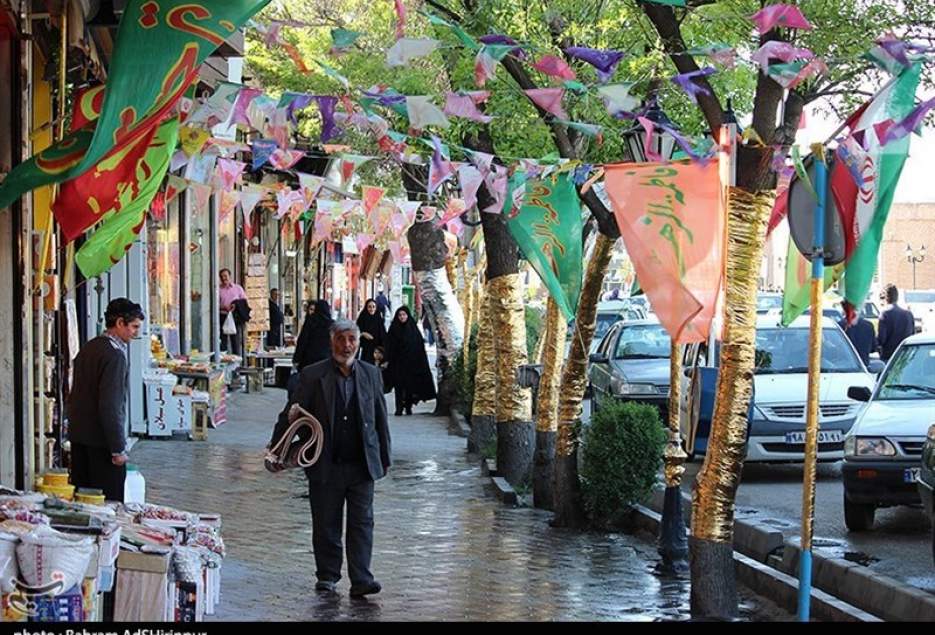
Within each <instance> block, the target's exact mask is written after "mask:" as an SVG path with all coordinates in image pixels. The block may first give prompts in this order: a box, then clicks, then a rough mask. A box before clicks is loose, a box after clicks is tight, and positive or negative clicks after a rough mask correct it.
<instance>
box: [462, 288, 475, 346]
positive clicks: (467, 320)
mask: <svg viewBox="0 0 935 635" xmlns="http://www.w3.org/2000/svg"><path fill="white" fill-rule="evenodd" d="M464 285H465V286H464V290H463V293H462V296H463V297H464V342H463V343H462V345H461V358H462V359H463V360H464V363H465V364H467V358H468V352H469V351H470V348H471V330H472V329H473V328H474V320H476V319H477V318H476V316H475V315H474V313H475V301H476V299H477V292H476V291H475V287H476V286H477V283H476V281H475V280H474V278H471V277H467V276H465V278H464Z"/></svg>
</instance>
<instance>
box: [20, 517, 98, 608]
mask: <svg viewBox="0 0 935 635" xmlns="http://www.w3.org/2000/svg"><path fill="white" fill-rule="evenodd" d="M92 555H94V540H93V539H92V538H87V537H83V538H82V537H74V536H69V535H68V534H63V533H61V532H58V531H55V530H54V529H50V528H47V527H39V528H37V529H36V530H35V531H32V532H30V533H28V534H26V535H25V536H23V537H22V538H21V539H20V544H19V545H18V546H17V547H16V558H17V564H18V565H19V571H20V576H21V578H22V581H23V582H25V583H26V584H27V585H28V586H31V587H34V588H35V587H39V588H46V587H50V586H53V585H54V584H55V583H57V582H60V583H61V584H62V587H61V590H60V591H59V593H62V592H65V591H67V590H68V589H70V588H72V587H73V586H75V585H76V584H78V583H79V582H81V580H82V579H83V578H84V574H85V572H86V571H87V570H88V563H89V562H91V556H92Z"/></svg>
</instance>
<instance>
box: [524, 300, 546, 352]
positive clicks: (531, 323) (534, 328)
mask: <svg viewBox="0 0 935 635" xmlns="http://www.w3.org/2000/svg"><path fill="white" fill-rule="evenodd" d="M525 318H526V352H527V354H528V355H529V363H530V364H532V363H534V361H535V360H533V355H535V354H536V348H537V346H536V345H537V344H538V343H539V337H540V336H542V335H545V333H543V330H545V320H544V317H543V315H542V311H540V310H539V309H537V308H535V307H531V306H529V305H528V304H527V305H526V315H525Z"/></svg>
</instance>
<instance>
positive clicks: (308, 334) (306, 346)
mask: <svg viewBox="0 0 935 635" xmlns="http://www.w3.org/2000/svg"><path fill="white" fill-rule="evenodd" d="M333 322H334V320H333V319H332V318H331V305H329V304H328V302H327V301H325V300H315V302H314V303H312V304H309V306H308V314H307V315H306V316H305V322H303V323H302V330H301V331H300V332H299V339H298V341H297V342H296V343H295V353H294V354H293V355H292V363H293V364H295V366H296V367H297V368H298V369H299V372H301V371H302V369H303V368H305V367H306V366H308V365H309V364H314V363H315V362H320V361H321V360H323V359H328V357H329V356H330V355H331V335H330V334H329V329H330V328H331V324H332V323H333Z"/></svg>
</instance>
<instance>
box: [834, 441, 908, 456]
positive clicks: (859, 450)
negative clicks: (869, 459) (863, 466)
mask: <svg viewBox="0 0 935 635" xmlns="http://www.w3.org/2000/svg"><path fill="white" fill-rule="evenodd" d="M844 448H845V452H846V451H847V444H845V446H844ZM853 450H854V451H853V453H852V454H851V456H896V447H895V446H894V445H893V444H892V443H890V442H889V441H887V440H886V439H884V438H882V437H856V443H855V444H854V446H853Z"/></svg>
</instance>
